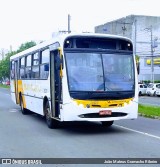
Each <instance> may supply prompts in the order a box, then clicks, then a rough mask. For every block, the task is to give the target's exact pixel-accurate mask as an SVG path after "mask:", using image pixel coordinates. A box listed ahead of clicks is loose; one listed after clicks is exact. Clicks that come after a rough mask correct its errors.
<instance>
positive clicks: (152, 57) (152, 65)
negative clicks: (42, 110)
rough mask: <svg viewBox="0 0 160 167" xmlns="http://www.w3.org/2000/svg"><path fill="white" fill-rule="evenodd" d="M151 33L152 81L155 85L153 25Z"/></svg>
mask: <svg viewBox="0 0 160 167" xmlns="http://www.w3.org/2000/svg"><path fill="white" fill-rule="evenodd" d="M150 31H151V80H152V83H154V64H153V32H152V25H151V28H150Z"/></svg>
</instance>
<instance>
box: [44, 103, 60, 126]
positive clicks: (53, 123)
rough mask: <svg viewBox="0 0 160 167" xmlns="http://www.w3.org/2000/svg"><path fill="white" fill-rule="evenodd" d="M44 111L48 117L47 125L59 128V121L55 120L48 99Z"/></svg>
mask: <svg viewBox="0 0 160 167" xmlns="http://www.w3.org/2000/svg"><path fill="white" fill-rule="evenodd" d="M44 113H45V117H46V123H47V126H48V127H49V128H50V129H56V128H58V121H57V120H54V119H53V118H52V117H51V110H50V106H49V102H48V101H47V103H46V105H45V107H44Z"/></svg>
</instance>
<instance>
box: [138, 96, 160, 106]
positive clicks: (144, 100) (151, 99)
mask: <svg viewBox="0 0 160 167" xmlns="http://www.w3.org/2000/svg"><path fill="white" fill-rule="evenodd" d="M139 103H141V104H146V105H153V106H160V97H155V96H139Z"/></svg>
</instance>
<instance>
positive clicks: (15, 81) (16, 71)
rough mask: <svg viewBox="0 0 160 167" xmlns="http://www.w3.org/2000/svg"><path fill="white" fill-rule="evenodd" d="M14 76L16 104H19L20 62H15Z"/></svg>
mask: <svg viewBox="0 0 160 167" xmlns="http://www.w3.org/2000/svg"><path fill="white" fill-rule="evenodd" d="M14 70H15V72H14V74H15V78H14V89H15V99H16V103H17V104H19V95H18V61H15V62H14Z"/></svg>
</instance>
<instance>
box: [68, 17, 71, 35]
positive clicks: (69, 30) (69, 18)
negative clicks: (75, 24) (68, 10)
mask: <svg viewBox="0 0 160 167" xmlns="http://www.w3.org/2000/svg"><path fill="white" fill-rule="evenodd" d="M70 22H71V16H70V14H68V33H71V27H70Z"/></svg>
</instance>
